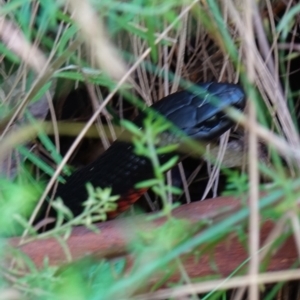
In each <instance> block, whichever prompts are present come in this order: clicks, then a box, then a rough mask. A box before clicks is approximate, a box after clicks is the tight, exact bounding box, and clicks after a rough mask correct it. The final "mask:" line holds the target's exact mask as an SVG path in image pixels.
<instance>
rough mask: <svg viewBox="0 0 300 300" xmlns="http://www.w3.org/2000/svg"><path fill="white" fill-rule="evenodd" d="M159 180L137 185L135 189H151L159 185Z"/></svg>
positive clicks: (149, 180) (145, 181)
mask: <svg viewBox="0 0 300 300" xmlns="http://www.w3.org/2000/svg"><path fill="white" fill-rule="evenodd" d="M159 182H160V180H159V179H148V180H144V181H142V182H139V183H137V184H136V185H135V186H134V187H135V188H137V189H143V188H150V187H152V186H154V185H156V184H159Z"/></svg>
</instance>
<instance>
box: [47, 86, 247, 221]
mask: <svg viewBox="0 0 300 300" xmlns="http://www.w3.org/2000/svg"><path fill="white" fill-rule="evenodd" d="M198 87H199V88H201V89H202V92H200V93H197V94H193V93H190V92H187V91H181V92H177V93H174V94H171V95H169V96H167V97H165V98H163V99H161V100H160V101H159V102H157V103H155V104H154V105H153V106H152V108H153V109H155V110H156V111H158V112H159V113H161V114H162V115H164V116H165V117H166V118H167V119H169V120H170V121H172V122H173V123H174V125H176V126H177V127H178V128H180V129H181V130H182V131H184V132H185V133H186V134H187V135H189V136H190V137H192V138H195V139H197V140H205V141H207V140H211V139H214V138H216V137H219V136H220V135H221V134H223V133H224V132H225V131H227V130H228V129H229V128H230V127H231V126H232V125H233V122H232V121H231V120H230V119H229V118H227V117H226V115H225V114H224V113H223V109H224V108H226V107H229V106H233V107H235V108H237V109H239V110H242V109H243V108H244V106H245V95H244V92H243V90H242V88H241V87H240V86H238V85H234V84H228V83H216V82H211V83H202V84H198ZM141 119H142V118H141V117H137V119H136V122H137V123H140V121H141ZM172 155H173V154H170V155H164V156H161V157H160V161H161V163H164V162H165V161H167V160H168V159H169V158H170V157H171V156H172ZM151 178H153V170H152V165H151V163H150V161H149V160H148V159H147V158H145V157H141V156H137V155H136V154H135V153H134V149H133V145H132V144H130V143H127V142H121V141H116V142H114V143H113V144H112V145H111V147H110V148H109V149H108V150H107V151H105V152H104V153H103V154H102V155H101V156H100V157H98V158H97V159H96V160H95V161H94V162H93V163H91V164H90V165H88V166H86V167H84V168H82V169H80V170H78V171H76V172H75V173H73V174H72V175H71V176H70V177H68V178H67V182H66V183H65V184H60V185H59V187H58V189H57V193H56V197H61V198H62V199H63V201H64V203H65V205H67V206H68V207H69V208H70V209H71V211H72V212H73V214H74V215H75V216H76V215H78V214H80V213H81V212H82V202H83V201H85V200H86V199H87V191H86V187H85V185H86V183H87V182H90V183H92V185H93V186H94V187H97V186H100V187H102V188H104V187H111V188H112V194H114V195H120V196H121V198H122V196H124V195H126V193H128V191H129V190H132V189H134V186H135V184H136V183H137V182H141V181H143V180H147V179H151ZM50 215H53V216H54V215H55V213H54V212H53V211H52V212H51V214H50Z"/></svg>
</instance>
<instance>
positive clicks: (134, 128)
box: [120, 120, 143, 137]
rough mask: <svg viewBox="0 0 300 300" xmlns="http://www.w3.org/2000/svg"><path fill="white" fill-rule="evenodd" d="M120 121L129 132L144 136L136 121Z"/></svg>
mask: <svg viewBox="0 0 300 300" xmlns="http://www.w3.org/2000/svg"><path fill="white" fill-rule="evenodd" d="M120 123H121V125H122V126H123V127H124V128H125V129H127V130H128V131H129V132H131V133H132V134H134V135H135V136H138V137H142V136H143V132H142V131H141V129H140V128H139V127H138V126H136V125H135V124H134V123H132V122H130V121H128V120H121V121H120Z"/></svg>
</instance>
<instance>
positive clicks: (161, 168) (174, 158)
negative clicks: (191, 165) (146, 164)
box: [159, 155, 179, 173]
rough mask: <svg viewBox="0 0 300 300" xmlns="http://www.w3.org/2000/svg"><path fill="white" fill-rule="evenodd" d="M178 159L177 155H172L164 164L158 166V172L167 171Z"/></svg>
mask: <svg viewBox="0 0 300 300" xmlns="http://www.w3.org/2000/svg"><path fill="white" fill-rule="evenodd" d="M178 159H179V156H178V155H176V156H173V157H172V158H171V159H169V160H168V161H167V162H166V163H165V164H163V165H162V166H160V168H159V170H160V172H162V173H165V172H167V171H169V170H170V169H171V168H172V167H174V166H175V165H176V163H177V161H178Z"/></svg>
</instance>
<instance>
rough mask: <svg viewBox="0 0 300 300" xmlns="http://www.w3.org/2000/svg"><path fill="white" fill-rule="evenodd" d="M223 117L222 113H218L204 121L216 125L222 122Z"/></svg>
mask: <svg viewBox="0 0 300 300" xmlns="http://www.w3.org/2000/svg"><path fill="white" fill-rule="evenodd" d="M221 119H222V114H220V113H218V114H216V115H214V116H212V117H211V118H209V119H207V120H206V121H205V122H203V124H204V125H205V126H208V127H214V126H216V125H217V124H218V123H219V122H220V120H221Z"/></svg>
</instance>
